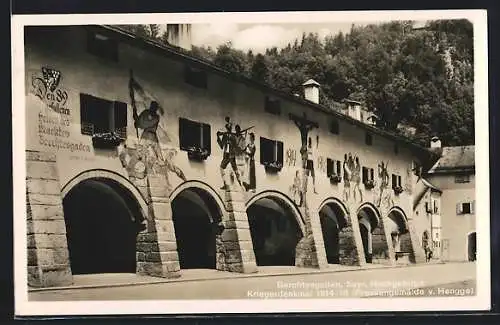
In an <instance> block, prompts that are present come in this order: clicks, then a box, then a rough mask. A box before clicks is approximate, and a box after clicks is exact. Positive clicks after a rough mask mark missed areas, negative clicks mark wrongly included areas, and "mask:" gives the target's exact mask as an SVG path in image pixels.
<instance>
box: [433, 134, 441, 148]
mask: <svg viewBox="0 0 500 325" xmlns="http://www.w3.org/2000/svg"><path fill="white" fill-rule="evenodd" d="M440 148H441V140H439V138H438V137H432V138H431V149H440Z"/></svg>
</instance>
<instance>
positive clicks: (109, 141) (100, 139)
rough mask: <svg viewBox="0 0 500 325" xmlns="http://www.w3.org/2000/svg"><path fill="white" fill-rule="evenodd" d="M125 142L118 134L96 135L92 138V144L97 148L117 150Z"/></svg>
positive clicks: (105, 133)
mask: <svg viewBox="0 0 500 325" xmlns="http://www.w3.org/2000/svg"><path fill="white" fill-rule="evenodd" d="M123 141H124V139H123V138H122V137H120V136H119V135H118V133H116V132H104V133H95V134H94V135H93V136H92V144H93V145H94V147H96V148H103V149H107V148H115V147H117V146H118V145H119V144H120V143H122V142H123Z"/></svg>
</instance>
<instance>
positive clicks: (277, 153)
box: [260, 137, 283, 168]
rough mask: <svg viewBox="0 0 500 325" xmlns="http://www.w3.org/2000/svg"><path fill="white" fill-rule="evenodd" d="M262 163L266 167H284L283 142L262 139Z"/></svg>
mask: <svg viewBox="0 0 500 325" xmlns="http://www.w3.org/2000/svg"><path fill="white" fill-rule="evenodd" d="M260 163H261V164H262V165H265V166H270V167H271V166H276V167H280V168H281V167H282V166H283V142H281V141H275V140H270V139H266V138H264V137H260Z"/></svg>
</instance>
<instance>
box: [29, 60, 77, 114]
mask: <svg viewBox="0 0 500 325" xmlns="http://www.w3.org/2000/svg"><path fill="white" fill-rule="evenodd" d="M61 79H62V75H61V72H60V71H57V70H55V69H52V68H49V67H42V69H41V71H40V72H39V73H35V74H33V76H32V78H31V86H32V88H31V92H32V93H33V94H34V95H35V96H37V97H38V98H39V99H40V100H42V101H43V102H44V103H45V104H46V105H47V106H48V107H49V108H51V109H52V110H53V111H54V112H56V113H59V114H64V115H70V110H69V108H68V107H67V102H68V92H67V91H66V90H65V89H63V88H61V87H60V86H59V85H60V82H61Z"/></svg>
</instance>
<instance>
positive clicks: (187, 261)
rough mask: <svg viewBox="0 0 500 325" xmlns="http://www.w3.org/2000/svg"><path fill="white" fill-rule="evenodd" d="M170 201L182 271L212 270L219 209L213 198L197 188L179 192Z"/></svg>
mask: <svg viewBox="0 0 500 325" xmlns="http://www.w3.org/2000/svg"><path fill="white" fill-rule="evenodd" d="M171 202H172V219H173V223H174V229H175V237H176V241H177V252H178V254H179V264H180V267H181V269H199V268H211V269H214V268H215V267H216V236H217V234H218V232H219V231H220V228H219V223H220V222H221V220H222V210H221V207H220V206H219V205H218V204H217V202H216V200H215V199H214V197H213V196H212V195H210V194H209V193H208V192H207V191H206V190H204V189H201V188H199V187H187V188H184V189H183V190H181V191H178V192H177V193H176V195H175V197H172V201H171Z"/></svg>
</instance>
